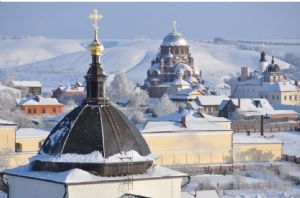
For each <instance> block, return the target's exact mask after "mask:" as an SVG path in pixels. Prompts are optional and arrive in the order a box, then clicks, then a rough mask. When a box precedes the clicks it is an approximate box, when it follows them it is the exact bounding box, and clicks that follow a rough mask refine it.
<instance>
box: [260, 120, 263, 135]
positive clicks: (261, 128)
mask: <svg viewBox="0 0 300 198" xmlns="http://www.w3.org/2000/svg"><path fill="white" fill-rule="evenodd" d="M260 135H261V136H264V116H263V115H261V116H260Z"/></svg>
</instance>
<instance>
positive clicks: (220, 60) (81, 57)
mask: <svg viewBox="0 0 300 198" xmlns="http://www.w3.org/2000/svg"><path fill="white" fill-rule="evenodd" d="M162 37H163V36H162ZM19 40H20V41H21V43H23V44H22V45H21V47H18V46H17V44H16V43H17V42H16V41H15V40H12V39H8V40H7V41H2V42H1V41H0V47H1V46H2V50H6V53H0V54H8V56H12V55H10V54H14V53H17V52H18V50H19V49H21V50H22V52H23V53H21V54H20V57H24V58H18V56H16V58H15V59H12V60H9V61H5V62H4V61H2V65H1V63H0V68H6V69H5V70H4V71H5V72H9V73H12V74H15V75H16V76H17V78H18V79H21V80H39V81H41V82H42V83H43V86H44V88H45V89H44V90H47V91H49V90H51V89H54V88H56V87H57V86H58V85H59V84H70V83H74V82H76V81H83V80H84V79H83V76H84V74H85V73H86V71H87V69H88V67H89V63H90V61H91V58H90V55H89V52H88V51H86V50H84V47H82V45H84V46H86V45H87V43H88V41H84V44H82V43H83V42H82V41H78V40H77V41H71V40H58V39H56V40H54V39H46V38H29V40H28V39H19ZM14 42H15V43H14ZM5 43H6V44H5ZM11 43H12V45H11V46H10V44H11ZM71 43H72V44H71ZM189 43H190V46H191V53H192V56H194V59H195V65H196V66H197V67H198V68H200V69H201V70H202V71H203V77H204V80H206V81H207V83H208V84H210V85H213V86H216V87H218V88H220V87H224V82H223V81H224V79H226V78H229V77H230V76H231V75H235V73H237V72H239V71H240V67H241V66H249V67H251V68H253V69H254V68H255V67H257V66H258V61H259V57H260V55H259V52H257V51H254V50H251V49H250V50H242V49H240V48H239V47H238V46H237V45H233V44H229V45H228V44H215V43H212V42H210V43H208V42H203V41H189ZM160 44H161V40H150V39H135V40H117V39H116V40H104V47H105V50H104V54H103V56H102V57H101V59H102V62H103V65H104V68H105V71H106V73H107V74H109V75H110V78H109V79H112V75H113V74H115V73H117V72H120V71H123V72H126V74H127V77H128V78H129V79H130V80H131V81H133V82H135V83H136V82H139V83H142V82H143V81H144V79H145V77H146V73H147V69H149V68H150V64H151V60H152V59H153V58H155V55H156V53H157V51H158V50H157V49H158V47H159V46H160ZM73 45H74V46H73ZM9 46H10V47H9ZM277 47H278V46H277ZM279 47H280V46H279ZM283 47H285V46H283ZM294 47H295V48H297V47H298V48H299V49H300V46H298V45H295V46H294ZM35 49H38V50H40V51H46V52H47V53H46V52H45V53H46V54H50V55H43V56H42V55H39V52H36V51H35ZM31 51H32V53H35V54H36V55H34V56H32V55H31V54H27V53H31ZM299 51H300V50H299ZM0 52H1V50H0ZM269 55H270V54H269ZM13 57H14V56H13ZM268 59H269V60H270V56H268ZM0 60H1V57H0ZM37 61H38V62H37ZM276 62H277V63H278V64H279V65H280V66H281V67H282V68H288V67H289V64H287V63H285V62H283V61H280V60H276ZM25 63H28V64H25ZM12 66H16V67H13V68H10V69H7V68H9V67H12ZM53 82H56V83H57V84H55V83H53Z"/></svg>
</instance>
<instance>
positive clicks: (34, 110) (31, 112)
mask: <svg viewBox="0 0 300 198" xmlns="http://www.w3.org/2000/svg"><path fill="white" fill-rule="evenodd" d="M52 112H53V113H56V108H52ZM27 113H28V114H36V109H28V110H27ZM42 113H43V114H44V113H46V109H45V108H43V109H42Z"/></svg>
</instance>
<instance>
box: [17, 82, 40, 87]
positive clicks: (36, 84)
mask: <svg viewBox="0 0 300 198" xmlns="http://www.w3.org/2000/svg"><path fill="white" fill-rule="evenodd" d="M11 84H12V85H13V86H15V87H42V84H41V83H40V81H26V80H21V81H19V80H13V81H11Z"/></svg>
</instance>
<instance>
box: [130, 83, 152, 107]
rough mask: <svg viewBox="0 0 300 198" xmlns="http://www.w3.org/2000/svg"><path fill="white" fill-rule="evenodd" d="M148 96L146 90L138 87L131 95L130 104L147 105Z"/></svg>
mask: <svg viewBox="0 0 300 198" xmlns="http://www.w3.org/2000/svg"><path fill="white" fill-rule="evenodd" d="M148 98H149V96H148V94H147V92H146V91H145V90H142V89H140V88H139V87H136V88H135V89H134V91H133V92H132V93H131V94H130V96H129V104H130V106H133V107H136V108H141V107H143V106H145V105H147V100H148Z"/></svg>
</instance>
